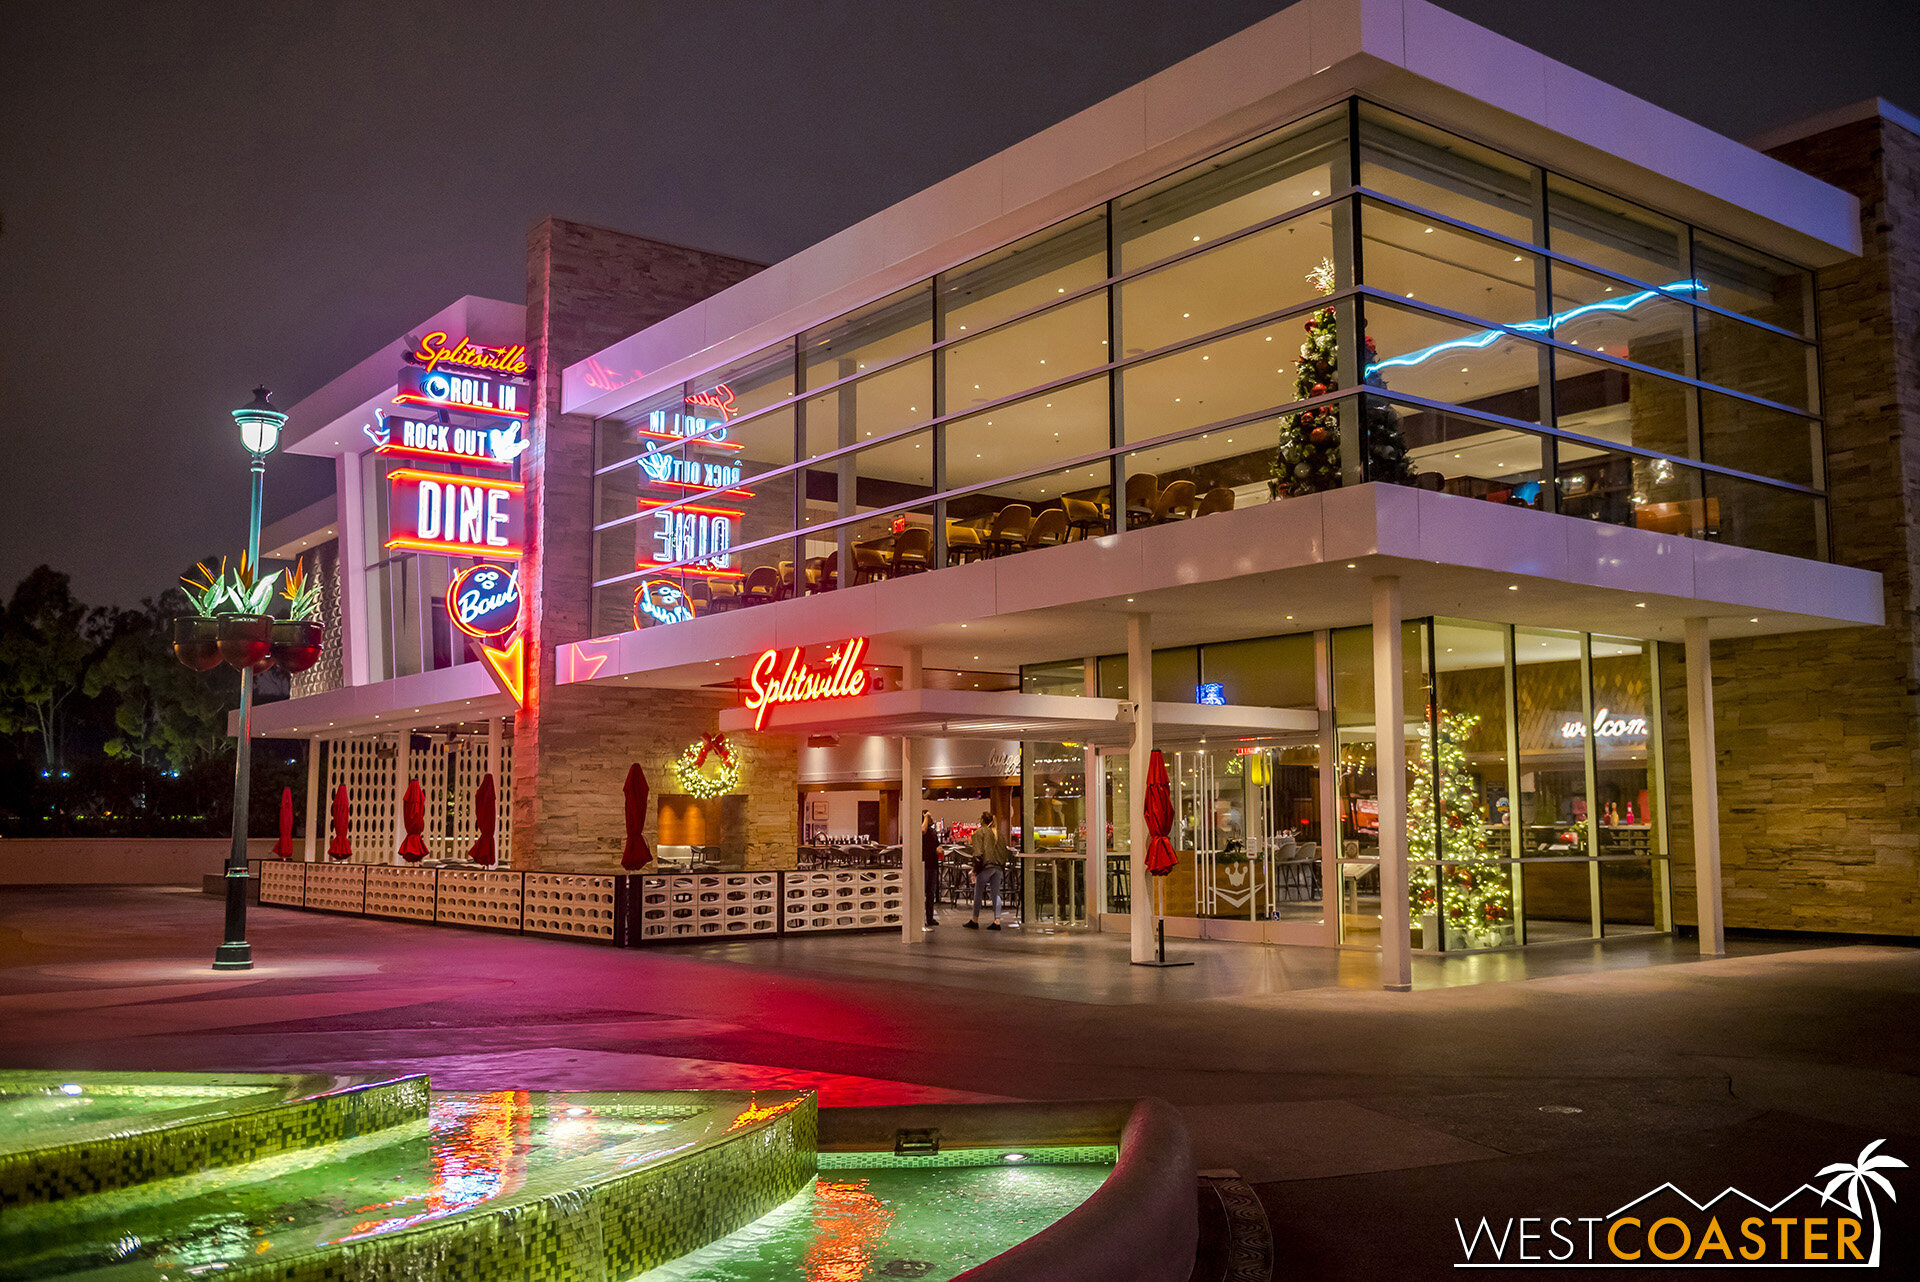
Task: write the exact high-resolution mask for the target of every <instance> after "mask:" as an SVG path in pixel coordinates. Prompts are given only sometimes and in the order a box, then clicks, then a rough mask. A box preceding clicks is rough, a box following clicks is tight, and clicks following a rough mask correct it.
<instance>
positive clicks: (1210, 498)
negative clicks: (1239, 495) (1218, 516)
mask: <svg viewBox="0 0 1920 1282" xmlns="http://www.w3.org/2000/svg"><path fill="white" fill-rule="evenodd" d="M1231 511H1233V491H1232V490H1230V489H1228V488H1227V487H1226V486H1224V485H1216V486H1214V487H1213V488H1212V489H1210V490H1208V491H1207V492H1206V494H1204V495H1202V496H1201V499H1200V506H1199V507H1197V508H1195V509H1194V511H1193V514H1194V515H1195V516H1212V515H1213V514H1214V513H1215V512H1231Z"/></svg>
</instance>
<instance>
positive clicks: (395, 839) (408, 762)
mask: <svg viewBox="0 0 1920 1282" xmlns="http://www.w3.org/2000/svg"><path fill="white" fill-rule="evenodd" d="M412 774H413V732H412V731H410V730H402V731H400V732H399V733H398V734H396V735H395V736H394V737H393V829H392V831H391V832H389V833H388V834H387V862H388V863H390V864H397V863H403V862H405V861H404V860H402V859H401V858H400V842H401V840H402V839H403V838H404V837H405V836H406V833H407V825H406V820H405V819H404V818H403V817H402V815H401V810H402V809H403V808H404V807H405V804H406V796H407V779H408V778H409V777H410V776H411V775H412Z"/></svg>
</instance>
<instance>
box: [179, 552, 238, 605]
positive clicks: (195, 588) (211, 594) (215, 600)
mask: <svg viewBox="0 0 1920 1282" xmlns="http://www.w3.org/2000/svg"><path fill="white" fill-rule="evenodd" d="M193 568H194V569H196V570H198V571H199V572H200V578H199V579H194V578H191V577H187V576H182V577H181V579H180V583H181V586H182V587H184V588H185V589H186V593H187V600H189V601H191V602H192V603H193V612H194V613H195V614H198V615H201V616H202V617H205V618H211V617H213V616H214V615H216V614H218V613H220V604H221V602H223V601H225V600H226V599H227V558H225V557H224V556H223V557H221V558H220V568H219V569H218V570H210V569H208V568H207V564H206V562H204V561H201V562H199V563H197V564H195V566H194V567H193Z"/></svg>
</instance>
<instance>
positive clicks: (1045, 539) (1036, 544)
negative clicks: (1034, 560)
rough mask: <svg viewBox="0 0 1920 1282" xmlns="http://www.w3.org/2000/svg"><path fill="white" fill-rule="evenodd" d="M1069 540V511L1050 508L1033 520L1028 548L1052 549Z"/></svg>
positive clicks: (1028, 538) (1028, 533) (1028, 537)
mask: <svg viewBox="0 0 1920 1282" xmlns="http://www.w3.org/2000/svg"><path fill="white" fill-rule="evenodd" d="M1066 539H1067V510H1066V509H1065V508H1061V507H1050V508H1048V509H1047V510H1046V511H1044V512H1042V513H1041V514H1040V515H1039V516H1036V517H1034V518H1033V528H1032V529H1030V530H1028V531H1027V546H1028V547H1030V548H1050V547H1053V546H1054V545H1055V544H1057V543H1064V542H1066Z"/></svg>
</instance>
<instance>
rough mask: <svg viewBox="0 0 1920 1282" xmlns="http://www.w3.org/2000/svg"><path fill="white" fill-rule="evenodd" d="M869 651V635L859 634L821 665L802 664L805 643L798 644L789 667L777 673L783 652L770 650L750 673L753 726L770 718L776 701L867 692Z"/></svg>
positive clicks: (845, 696)
mask: <svg viewBox="0 0 1920 1282" xmlns="http://www.w3.org/2000/svg"><path fill="white" fill-rule="evenodd" d="M866 651H867V639H866V638H865V637H855V638H853V639H852V640H851V641H846V642H843V643H842V644H841V645H840V647H839V648H838V649H836V650H833V651H831V652H829V653H828V655H827V661H826V665H825V666H824V667H821V668H808V667H804V666H802V665H803V663H804V660H805V657H806V647H805V646H795V647H794V648H793V653H792V654H791V655H789V656H788V657H787V666H786V670H785V671H784V672H782V673H781V674H780V675H779V676H777V677H776V676H774V675H773V673H774V669H776V668H778V667H779V666H780V652H779V651H778V650H768V651H767V652H766V653H764V654H762V655H761V656H760V657H759V658H758V659H756V660H754V664H753V671H752V672H751V673H749V674H748V676H747V703H746V706H747V708H748V709H749V710H750V711H752V713H753V728H754V729H755V730H758V729H760V728H761V727H762V726H764V725H765V724H766V722H767V713H769V712H771V711H772V710H773V707H774V705H775V704H781V703H815V702H818V701H819V700H822V699H850V698H853V697H854V696H856V695H862V694H865V693H866V692H867V670H866V669H865V668H863V667H861V666H860V657H861V656H862V655H863V654H865V653H866Z"/></svg>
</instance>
